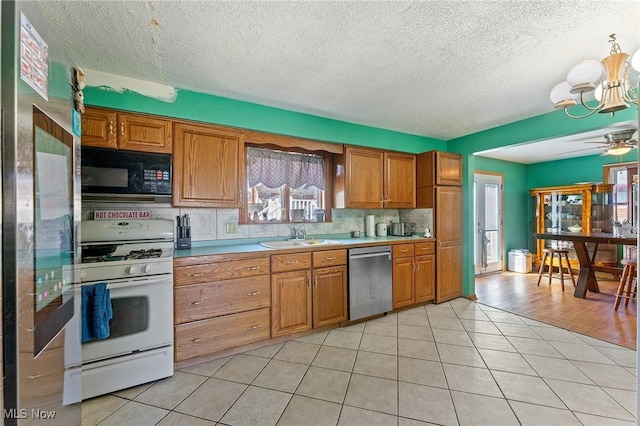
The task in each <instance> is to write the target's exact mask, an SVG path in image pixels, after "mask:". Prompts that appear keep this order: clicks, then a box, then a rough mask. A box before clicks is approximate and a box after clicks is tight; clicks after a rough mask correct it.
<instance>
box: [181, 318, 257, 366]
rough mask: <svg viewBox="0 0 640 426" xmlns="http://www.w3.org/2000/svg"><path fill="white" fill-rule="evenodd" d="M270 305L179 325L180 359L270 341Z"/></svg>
mask: <svg viewBox="0 0 640 426" xmlns="http://www.w3.org/2000/svg"><path fill="white" fill-rule="evenodd" d="M269 321H270V310H269V308H262V309H256V310H254V311H248V312H242V313H239V314H232V315H225V316H223V317H218V318H213V319H208V320H203V321H198V322H194V323H189V324H181V325H177V326H176V339H175V344H176V362H180V361H184V360H186V359H190V358H195V357H198V356H204V355H210V354H213V353H216V352H220V351H223V350H226V349H229V348H234V347H236V346H242V345H247V344H249V343H253V342H258V341H260V340H266V339H268V338H269V333H270V332H269V330H270V322H269Z"/></svg>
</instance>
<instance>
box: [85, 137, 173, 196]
mask: <svg viewBox="0 0 640 426" xmlns="http://www.w3.org/2000/svg"><path fill="white" fill-rule="evenodd" d="M81 164H82V178H81V182H82V193H83V194H87V195H90V194H101V195H104V194H117V195H155V196H158V195H167V196H168V195H171V154H156V153H149V152H139V151H125V150H119V149H104V148H94V147H87V146H83V147H82V163H81Z"/></svg>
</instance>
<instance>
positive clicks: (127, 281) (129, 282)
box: [83, 275, 173, 290]
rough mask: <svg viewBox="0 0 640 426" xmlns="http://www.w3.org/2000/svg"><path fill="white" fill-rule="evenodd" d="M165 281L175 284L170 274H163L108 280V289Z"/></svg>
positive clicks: (155, 283)
mask: <svg viewBox="0 0 640 426" xmlns="http://www.w3.org/2000/svg"><path fill="white" fill-rule="evenodd" d="M103 282H104V281H103ZM163 282H168V283H170V284H171V285H173V282H172V279H171V277H170V276H169V275H166V276H162V277H154V278H144V279H141V278H137V279H136V278H134V279H124V280H116V281H106V283H107V289H108V290H115V289H118V288H133V287H139V286H144V285H157V284H160V283H163ZM94 284H95V283H94ZM83 285H86V284H83Z"/></svg>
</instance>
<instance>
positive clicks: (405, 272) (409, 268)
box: [392, 256, 415, 309]
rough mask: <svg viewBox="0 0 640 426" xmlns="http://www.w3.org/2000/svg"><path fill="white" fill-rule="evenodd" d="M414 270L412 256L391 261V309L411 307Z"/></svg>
mask: <svg viewBox="0 0 640 426" xmlns="http://www.w3.org/2000/svg"><path fill="white" fill-rule="evenodd" d="M414 270H415V264H414V259H413V256H412V257H401V258H399V259H393V271H392V276H393V309H398V308H403V307H405V306H410V305H413V303H414V302H413V300H414V294H413V272H414Z"/></svg>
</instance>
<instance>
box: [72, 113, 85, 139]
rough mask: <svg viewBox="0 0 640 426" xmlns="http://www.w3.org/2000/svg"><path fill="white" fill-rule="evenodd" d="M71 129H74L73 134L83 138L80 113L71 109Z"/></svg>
mask: <svg viewBox="0 0 640 426" xmlns="http://www.w3.org/2000/svg"><path fill="white" fill-rule="evenodd" d="M71 128H72V129H73V133H74V134H75V135H76V136H77V137H79V138H81V137H82V130H81V129H82V124H81V120H80V113H79V112H78V111H76V110H75V109H71Z"/></svg>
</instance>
